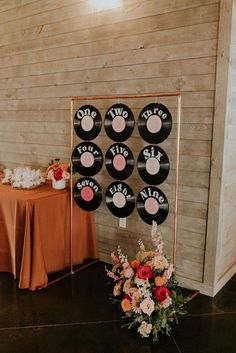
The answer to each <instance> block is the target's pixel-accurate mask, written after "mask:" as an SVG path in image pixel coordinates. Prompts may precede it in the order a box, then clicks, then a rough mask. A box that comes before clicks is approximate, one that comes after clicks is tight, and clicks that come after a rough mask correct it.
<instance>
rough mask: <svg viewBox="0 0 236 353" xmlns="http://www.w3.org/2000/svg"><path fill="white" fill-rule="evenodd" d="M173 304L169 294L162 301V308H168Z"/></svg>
mask: <svg viewBox="0 0 236 353" xmlns="http://www.w3.org/2000/svg"><path fill="white" fill-rule="evenodd" d="M171 304H172V299H171V298H170V297H169V296H167V297H166V299H165V300H163V302H161V303H160V306H161V308H164V309H167V308H168V307H169V306H170V305H171Z"/></svg>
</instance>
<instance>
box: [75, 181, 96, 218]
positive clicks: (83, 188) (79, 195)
mask: <svg viewBox="0 0 236 353" xmlns="http://www.w3.org/2000/svg"><path fill="white" fill-rule="evenodd" d="M73 197H74V200H75V202H76V204H77V205H78V206H79V207H80V208H82V209H83V210H85V211H94V210H96V209H97V208H98V207H99V206H100V204H101V202H102V189H101V187H100V185H99V184H98V183H97V182H96V180H94V179H92V178H87V177H85V178H81V179H79V180H78V181H77V182H76V184H75V185H74V188H73Z"/></svg>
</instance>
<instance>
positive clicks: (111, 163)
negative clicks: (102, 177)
mask: <svg viewBox="0 0 236 353" xmlns="http://www.w3.org/2000/svg"><path fill="white" fill-rule="evenodd" d="M105 165H106V168H107V171H108V173H109V174H110V175H111V176H112V178H114V179H117V180H124V179H127V178H128V177H129V176H130V175H131V174H132V172H133V169H134V156H133V153H132V152H131V150H130V148H129V147H128V146H126V145H125V144H123V143H114V144H113V145H111V146H110V147H109V149H108V150H107V152H106V155H105Z"/></svg>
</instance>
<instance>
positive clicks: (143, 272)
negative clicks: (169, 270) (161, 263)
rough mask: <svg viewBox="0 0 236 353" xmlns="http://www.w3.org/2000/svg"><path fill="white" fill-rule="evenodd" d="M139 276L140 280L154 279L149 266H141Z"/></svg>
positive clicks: (138, 271) (138, 270)
mask: <svg viewBox="0 0 236 353" xmlns="http://www.w3.org/2000/svg"><path fill="white" fill-rule="evenodd" d="M137 275H138V278H141V279H148V278H152V276H153V274H152V269H151V267H150V266H148V265H146V266H142V265H141V266H139V267H138V269H137Z"/></svg>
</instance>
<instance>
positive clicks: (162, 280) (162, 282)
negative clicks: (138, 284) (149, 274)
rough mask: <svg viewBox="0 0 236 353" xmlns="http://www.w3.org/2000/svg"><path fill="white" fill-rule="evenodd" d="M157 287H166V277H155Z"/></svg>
mask: <svg viewBox="0 0 236 353" xmlns="http://www.w3.org/2000/svg"><path fill="white" fill-rule="evenodd" d="M154 281H155V285H156V286H157V287H161V286H164V285H165V284H166V282H167V279H166V278H165V277H162V276H156V277H155V280H154Z"/></svg>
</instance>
